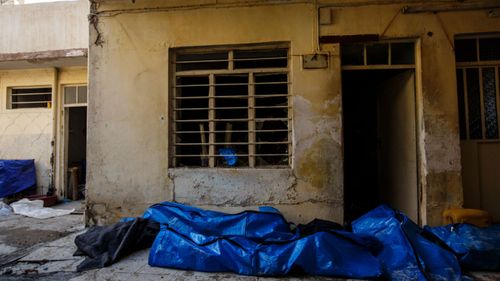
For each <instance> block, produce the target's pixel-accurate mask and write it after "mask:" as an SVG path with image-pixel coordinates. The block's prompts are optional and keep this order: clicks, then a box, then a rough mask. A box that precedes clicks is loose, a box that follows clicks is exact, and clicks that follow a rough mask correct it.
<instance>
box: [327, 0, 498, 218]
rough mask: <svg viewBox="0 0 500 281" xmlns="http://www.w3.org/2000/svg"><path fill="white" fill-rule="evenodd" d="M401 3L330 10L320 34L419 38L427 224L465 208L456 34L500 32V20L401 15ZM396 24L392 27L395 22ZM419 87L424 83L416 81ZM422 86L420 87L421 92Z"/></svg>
mask: <svg viewBox="0 0 500 281" xmlns="http://www.w3.org/2000/svg"><path fill="white" fill-rule="evenodd" d="M401 8H402V6H401V5H378V6H364V7H351V8H331V16H332V18H333V22H332V24H331V25H324V26H322V27H321V30H320V34H321V35H351V34H379V35H382V33H383V32H384V30H385V34H383V35H384V37H386V38H416V39H419V40H420V45H421V47H420V50H419V52H418V54H420V57H421V61H420V63H421V65H420V66H421V68H420V71H421V73H418V74H419V75H421V76H420V77H421V94H418V93H417V97H416V98H417V115H418V119H419V121H418V122H419V123H418V125H419V128H418V138H419V139H418V143H419V147H418V149H419V151H420V155H419V159H420V171H419V172H420V176H419V177H420V188H421V192H422V195H421V215H422V223H423V224H430V225H436V224H440V223H441V221H442V217H441V214H442V211H443V210H444V209H446V208H448V207H459V206H461V205H462V204H463V190H462V179H461V164H460V143H459V135H458V108H457V98H456V77H455V75H456V74H455V54H454V50H453V46H452V44H453V40H454V37H455V35H458V34H470V33H483V32H498V30H500V18H499V17H488V13H487V11H486V10H478V11H460V12H444V13H437V14H433V13H418V14H401V13H400V10H401ZM391 21H392V24H391ZM417 83H419V81H417ZM419 87H420V86H417V90H418V88H419Z"/></svg>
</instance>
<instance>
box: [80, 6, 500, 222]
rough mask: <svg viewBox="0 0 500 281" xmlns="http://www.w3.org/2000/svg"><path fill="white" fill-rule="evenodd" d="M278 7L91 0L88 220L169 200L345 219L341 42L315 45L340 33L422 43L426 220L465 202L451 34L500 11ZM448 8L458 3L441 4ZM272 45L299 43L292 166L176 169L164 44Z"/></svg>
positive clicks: (496, 26)
mask: <svg viewBox="0 0 500 281" xmlns="http://www.w3.org/2000/svg"><path fill="white" fill-rule="evenodd" d="M278 2H280V1H278ZM278 2H275V1H269V2H267V3H266V4H268V5H262V1H233V0H231V1H217V3H214V2H213V1H189V2H185V1H171V2H169V4H166V3H164V1H136V2H135V3H134V4H131V3H124V2H123V1H93V5H92V12H93V15H94V17H93V19H92V21H91V25H90V34H91V36H90V41H89V42H90V49H89V56H90V58H89V81H90V84H89V92H90V93H91V95H92V98H91V99H90V100H89V120H88V124H89V135H88V139H89V142H88V150H89V154H88V166H89V170H88V172H89V173H88V178H87V184H88V193H87V195H88V197H87V208H88V213H87V219H89V222H91V223H106V222H111V221H115V220H117V219H118V218H119V217H122V216H131V215H138V214H140V213H141V212H142V211H143V210H144V209H145V208H146V207H147V206H148V205H150V204H153V203H156V202H159V201H162V200H175V201H177V202H181V203H188V204H196V205H201V206H204V207H210V208H219V209H228V210H241V209H242V208H252V207H256V206H259V205H272V206H277V207H279V208H280V209H281V210H282V211H283V212H284V214H285V215H286V216H287V217H288V218H289V219H291V220H294V221H297V222H305V221H308V220H309V219H312V218H313V217H320V218H325V219H331V220H336V221H342V220H343V202H344V201H343V196H344V194H343V183H344V179H343V172H344V171H343V143H342V103H341V102H342V101H341V86H342V85H341V78H340V77H341V62H340V58H339V54H340V50H339V45H338V44H328V45H322V46H320V45H319V43H318V40H319V38H320V37H321V36H331V35H335V36H338V35H360V34H364V35H366V34H371V35H376V37H380V38H383V39H391V38H411V39H414V40H415V42H417V43H418V44H417V45H418V46H419V47H418V48H419V49H418V51H417V53H416V57H417V58H416V77H417V79H416V92H417V94H416V104H417V105H416V107H417V108H416V109H417V138H418V139H417V143H418V149H417V150H418V157H417V158H418V164H419V171H418V172H419V185H420V186H419V189H420V195H419V197H420V198H418V199H416V200H419V203H420V217H421V221H420V222H421V223H422V224H431V225H435V224H438V223H440V222H441V212H442V211H443V210H444V209H445V208H447V207H457V206H461V205H462V203H463V192H462V182H461V175H460V173H461V167H460V146H459V137H458V110H457V98H456V84H455V82H456V80H455V57H454V51H453V37H454V36H455V35H457V34H465V33H483V32H495V31H498V30H500V18H498V17H491V16H489V15H488V13H487V11H486V10H471V11H447V12H442V13H430V12H426V13H414V14H403V13H402V8H403V4H401V3H402V2H405V5H407V4H408V3H416V4H421V3H428V2H430V1H368V2H367V1H290V3H289V4H282V3H278ZM294 2H301V3H294ZM317 2H319V5H318V6H316V4H318V3H317ZM382 2H383V5H382ZM388 2H391V3H394V4H387V3H388ZM448 2H453V1H440V3H445V4H446V3H448ZM367 3H369V4H374V5H366V4H367ZM398 3H399V4H398ZM275 4H279V5H275ZM375 4H379V5H375ZM282 5H286V8H285V7H283V6H282ZM427 5H428V4H427ZM319 8H321V10H322V11H321V13H319V14H322V15H325V14H326V15H328V16H329V17H330V20H327V21H325V22H324V24H322V25H318V21H321V18H319V19H318V18H317V13H318V11H319V10H318V9H319ZM325 11H326V12H325ZM194 19H195V20H194ZM268 42H289V43H290V67H289V77H290V81H291V84H290V93H291V95H292V96H293V98H292V102H291V104H292V112H293V126H292V127H293V140H292V142H293V161H292V165H291V167H290V168H288V169H237V168H229V169H190V168H169V163H168V159H169V133H171V132H170V131H169V124H170V122H171V121H172V120H171V119H170V116H169V110H168V108H169V89H170V87H171V84H170V83H171V82H170V81H169V79H168V77H170V75H171V73H170V72H171V70H169V56H168V52H169V50H170V49H172V48H177V47H189V46H216V45H238V44H249V43H268ZM318 52H321V53H324V54H328V67H327V68H322V69H304V68H303V67H302V55H307V54H314V53H318Z"/></svg>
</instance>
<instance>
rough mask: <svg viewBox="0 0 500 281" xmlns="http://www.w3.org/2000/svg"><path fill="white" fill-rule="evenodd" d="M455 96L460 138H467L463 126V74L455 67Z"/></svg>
mask: <svg viewBox="0 0 500 281" xmlns="http://www.w3.org/2000/svg"><path fill="white" fill-rule="evenodd" d="M457 96H458V121H459V124H460V139H461V140H464V139H466V138H467V132H466V126H465V97H464V74H463V70H462V69H457Z"/></svg>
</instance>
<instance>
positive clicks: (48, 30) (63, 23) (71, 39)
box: [0, 0, 89, 54]
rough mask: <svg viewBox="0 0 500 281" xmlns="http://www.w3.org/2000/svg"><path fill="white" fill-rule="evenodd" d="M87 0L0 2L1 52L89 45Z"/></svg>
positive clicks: (35, 50)
mask: <svg viewBox="0 0 500 281" xmlns="http://www.w3.org/2000/svg"><path fill="white" fill-rule="evenodd" d="M88 5H89V4H88V1H87V0H78V1H70V2H55V3H41V4H31V5H2V6H0V54H1V53H21V52H37V51H48V50H62V49H74V48H87V47H88V20H87V15H88V13H89V6H88Z"/></svg>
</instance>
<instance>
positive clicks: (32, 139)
mask: <svg viewBox="0 0 500 281" xmlns="http://www.w3.org/2000/svg"><path fill="white" fill-rule="evenodd" d="M53 82H54V70H53V69H42V70H22V71H21V70H13V71H0V159H35V167H36V175H37V186H38V189H37V192H38V193H39V194H40V193H45V192H47V190H48V187H49V183H50V172H51V164H50V156H51V152H52V146H51V141H52V135H53V133H52V130H53V127H52V125H53V119H52V109H50V108H36V109H6V101H7V89H8V87H14V86H49V87H51V86H52V83H53Z"/></svg>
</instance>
